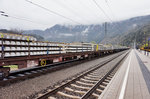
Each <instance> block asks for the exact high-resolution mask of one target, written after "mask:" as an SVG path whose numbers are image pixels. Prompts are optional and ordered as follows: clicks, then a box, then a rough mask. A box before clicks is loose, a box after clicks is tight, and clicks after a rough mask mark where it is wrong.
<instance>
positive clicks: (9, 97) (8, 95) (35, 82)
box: [0, 53, 118, 99]
mask: <svg viewBox="0 0 150 99" xmlns="http://www.w3.org/2000/svg"><path fill="white" fill-rule="evenodd" d="M117 54H118V53H117ZM115 55H116V54H113V55H110V56H106V57H103V58H99V59H96V60H92V61H89V62H85V63H82V64H79V65H76V66H73V67H69V68H66V69H62V70H59V71H55V72H52V73H49V74H46V75H42V76H39V77H35V78H32V79H28V80H25V81H21V82H18V83H14V84H11V85H10V86H6V87H2V88H0V99H25V97H26V98H28V97H29V96H30V95H32V94H35V93H36V92H39V91H41V90H43V89H46V88H47V87H49V86H53V85H54V84H55V83H56V82H58V81H62V80H64V79H67V78H68V77H71V76H73V75H76V74H77V73H79V72H82V71H84V70H86V69H88V68H90V67H92V66H94V65H96V64H98V63H100V62H102V61H104V60H107V59H108V58H110V57H113V56H115Z"/></svg>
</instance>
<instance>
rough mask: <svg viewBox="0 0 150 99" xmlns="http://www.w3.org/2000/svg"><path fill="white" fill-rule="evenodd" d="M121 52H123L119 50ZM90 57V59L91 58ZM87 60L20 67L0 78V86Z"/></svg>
mask: <svg viewBox="0 0 150 99" xmlns="http://www.w3.org/2000/svg"><path fill="white" fill-rule="evenodd" d="M121 53H123V52H121ZM93 59H94V58H93ZM93 59H91V60H93ZM86 61H89V60H88V59H86V60H81V59H80V60H78V59H74V60H69V61H65V62H60V63H54V64H51V65H47V66H44V67H33V68H27V69H21V70H19V71H17V72H11V73H10V74H9V75H8V76H7V77H5V78H4V79H1V80H0V86H4V85H8V84H10V83H14V82H17V81H20V80H24V79H26V78H33V77H37V76H40V75H42V74H46V73H50V72H53V71H56V70H60V69H64V68H67V67H70V66H73V65H77V64H80V63H83V62H86ZM0 76H2V77H3V74H0Z"/></svg>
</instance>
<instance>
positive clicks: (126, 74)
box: [99, 50, 150, 99]
mask: <svg viewBox="0 0 150 99" xmlns="http://www.w3.org/2000/svg"><path fill="white" fill-rule="evenodd" d="M99 99H150V58H149V57H148V56H146V55H144V54H143V53H141V52H139V51H137V50H131V52H130V54H129V55H128V57H127V58H126V60H125V61H124V63H123V64H122V66H121V67H120V68H119V70H118V71H117V73H116V74H115V76H114V77H113V79H112V80H111V82H110V83H109V85H108V86H107V87H106V88H105V90H104V92H103V93H102V94H101V95H100V97H99Z"/></svg>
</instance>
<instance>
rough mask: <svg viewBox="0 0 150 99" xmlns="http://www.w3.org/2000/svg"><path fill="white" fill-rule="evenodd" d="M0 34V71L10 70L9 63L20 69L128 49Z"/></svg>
mask: <svg viewBox="0 0 150 99" xmlns="http://www.w3.org/2000/svg"><path fill="white" fill-rule="evenodd" d="M0 36H1V37H0V46H1V49H0V73H3V72H9V71H10V67H7V66H9V65H17V66H18V69H20V68H26V67H31V66H39V65H47V64H50V63H54V62H61V61H66V60H68V59H76V58H78V59H79V58H85V57H90V56H92V55H94V54H99V55H100V54H101V53H107V52H109V51H110V52H112V51H117V50H122V49H127V47H125V46H118V45H103V44H93V43H84V42H82V43H79V42H78V43H58V42H48V41H38V40H37V39H36V38H34V37H32V36H26V35H20V34H9V33H0Z"/></svg>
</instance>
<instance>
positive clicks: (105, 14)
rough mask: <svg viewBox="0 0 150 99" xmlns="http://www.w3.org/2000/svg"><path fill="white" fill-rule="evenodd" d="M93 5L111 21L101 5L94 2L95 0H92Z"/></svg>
mask: <svg viewBox="0 0 150 99" xmlns="http://www.w3.org/2000/svg"><path fill="white" fill-rule="evenodd" d="M92 1H93V2H94V3H95V5H96V6H97V7H98V8H99V9H100V10H101V11H102V12H103V13H104V15H105V16H106V17H107V18H108V19H109V20H110V21H111V22H112V20H111V18H110V17H109V16H108V15H107V14H106V13H105V11H104V10H103V9H102V8H101V6H100V5H99V4H98V3H97V2H96V0H92Z"/></svg>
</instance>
